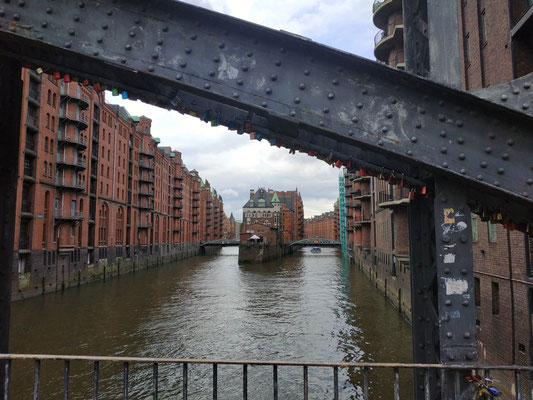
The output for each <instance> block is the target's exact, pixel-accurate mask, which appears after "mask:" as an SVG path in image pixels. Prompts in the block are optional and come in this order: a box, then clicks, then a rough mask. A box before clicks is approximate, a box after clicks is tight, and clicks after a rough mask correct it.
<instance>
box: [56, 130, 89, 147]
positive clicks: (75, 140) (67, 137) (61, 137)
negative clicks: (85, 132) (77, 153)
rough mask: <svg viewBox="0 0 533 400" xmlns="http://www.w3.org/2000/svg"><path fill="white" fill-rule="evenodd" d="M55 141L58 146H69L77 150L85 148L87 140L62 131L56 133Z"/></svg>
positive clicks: (78, 135)
mask: <svg viewBox="0 0 533 400" xmlns="http://www.w3.org/2000/svg"><path fill="white" fill-rule="evenodd" d="M57 141H58V143H60V144H71V145H74V146H76V147H77V148H79V149H86V148H87V138H86V137H83V136H82V135H80V134H75V133H65V132H64V131H63V130H59V131H58V132H57Z"/></svg>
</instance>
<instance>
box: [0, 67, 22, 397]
mask: <svg viewBox="0 0 533 400" xmlns="http://www.w3.org/2000/svg"><path fill="white" fill-rule="evenodd" d="M0 93H2V96H0V110H1V111H2V118H0V137H1V139H0V188H1V189H0V193H1V195H0V232H1V240H0V353H8V351H9V318H10V310H11V275H12V269H13V256H14V240H15V214H16V202H17V180H18V164H19V154H20V151H19V145H20V116H21V106H22V79H21V65H20V63H19V62H18V61H14V60H11V59H8V58H5V57H4V58H3V59H2V61H0ZM4 373H5V369H4V368H3V365H2V367H1V368H0V393H3V392H4V382H5V379H4V378H5V376H4Z"/></svg>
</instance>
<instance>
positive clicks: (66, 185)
mask: <svg viewBox="0 0 533 400" xmlns="http://www.w3.org/2000/svg"><path fill="white" fill-rule="evenodd" d="M55 185H56V186H57V187H58V188H60V189H67V190H74V191H84V190H85V183H84V182H82V181H78V180H76V179H74V178H72V179H67V178H65V177H63V178H61V177H56V179H55Z"/></svg>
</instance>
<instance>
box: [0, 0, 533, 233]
mask: <svg viewBox="0 0 533 400" xmlns="http://www.w3.org/2000/svg"><path fill="white" fill-rule="evenodd" d="M0 52H1V53H2V54H3V55H6V56H11V57H13V58H17V59H20V60H24V61H25V62H27V63H29V64H30V65H33V66H35V67H37V66H39V67H42V68H44V69H45V70H47V71H56V70H57V71H63V72H65V73H69V74H73V75H75V76H77V77H79V78H80V79H89V80H91V82H92V83H94V82H99V83H102V84H105V85H108V86H109V87H116V88H118V89H120V90H124V91H127V92H128V94H129V96H130V97H137V98H140V99H142V100H144V101H147V102H149V103H152V104H155V105H159V106H163V107H166V108H173V109H177V110H180V111H182V112H187V113H193V114H194V115H198V116H203V117H204V119H205V118H207V119H214V120H216V121H217V123H220V124H223V125H226V126H228V127H230V128H231V129H236V130H237V131H238V132H239V133H242V132H243V131H247V132H250V131H254V132H257V133H259V134H260V135H262V136H263V137H265V139H268V140H270V141H271V143H272V144H276V145H280V146H284V147H287V148H290V149H293V150H303V151H306V152H308V153H310V154H311V155H317V156H318V157H319V158H322V159H325V160H326V161H328V162H335V161H339V160H340V161H342V162H343V163H344V165H348V164H350V165H351V166H354V167H355V166H356V167H361V168H366V169H368V170H373V171H375V172H376V173H380V174H382V175H391V174H394V175H395V176H396V177H401V179H403V180H404V182H406V184H410V185H424V181H425V179H426V178H428V177H430V176H438V177H441V178H444V179H446V180H448V181H452V182H454V183H455V184H456V185H457V187H458V188H460V189H461V190H462V191H463V192H464V193H465V194H466V197H467V198H468V200H469V204H470V206H471V207H472V209H473V210H474V211H482V212H484V213H487V214H491V215H495V214H497V215H500V216H501V219H502V220H503V221H507V222H509V223H512V224H513V226H518V227H520V228H521V229H522V230H526V231H527V230H529V231H531V228H532V226H531V221H533V201H532V199H533V156H532V154H533V134H532V133H533V118H532V117H531V115H528V114H527V113H525V112H524V111H525V110H526V109H524V108H523V107H518V108H515V109H510V108H508V107H505V106H504V105H501V103H502V102H499V103H498V104H496V103H493V102H489V101H486V100H482V99H480V98H477V97H475V96H474V95H471V94H468V93H464V92H460V91H457V90H453V89H450V88H448V87H445V86H442V85H439V84H436V83H434V82H430V81H428V80H426V79H424V78H420V77H417V76H414V75H411V74H408V73H405V72H401V71H398V70H396V69H393V68H390V67H387V66H385V65H380V64H377V63H375V62H372V61H369V60H366V59H363V58H360V57H356V56H354V55H351V54H348V53H345V52H342V51H338V50H335V49H332V48H329V47H326V46H323V45H320V44H317V43H315V42H313V41H311V40H309V39H306V38H302V37H299V36H296V35H293V34H289V33H285V32H279V31H275V30H271V29H268V28H264V27H261V26H258V25H254V24H251V23H249V22H245V21H242V20H238V19H235V18H232V17H229V16H226V15H222V14H218V13H215V12H212V11H209V10H205V9H202V8H199V7H195V6H191V5H188V4H184V3H181V2H177V1H173V0H153V1H150V2H147V1H141V0H86V1H70V0H26V1H4V2H3V4H1V5H0ZM531 83H532V79H528V80H527V81H526V82H521V86H520V87H519V88H514V89H517V90H514V89H513V91H511V92H509V93H505V96H507V98H509V99H513V101H515V100H516V102H517V104H522V105H527V106H528V107H533V104H531V103H530V100H529V99H530V93H531V91H533V89H531ZM502 95H503V94H500V96H502ZM527 96H529V97H527ZM502 98H503V97H502ZM522 99H524V100H522ZM526 103H527V104H526Z"/></svg>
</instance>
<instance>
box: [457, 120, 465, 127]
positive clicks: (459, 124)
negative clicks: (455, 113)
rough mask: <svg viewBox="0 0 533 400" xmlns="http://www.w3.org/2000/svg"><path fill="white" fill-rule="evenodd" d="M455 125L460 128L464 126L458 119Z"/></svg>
mask: <svg viewBox="0 0 533 400" xmlns="http://www.w3.org/2000/svg"><path fill="white" fill-rule="evenodd" d="M456 125H457V126H458V127H459V128H461V127H462V126H463V125H464V122H463V121H461V120H460V119H459V120H457V122H456Z"/></svg>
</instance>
